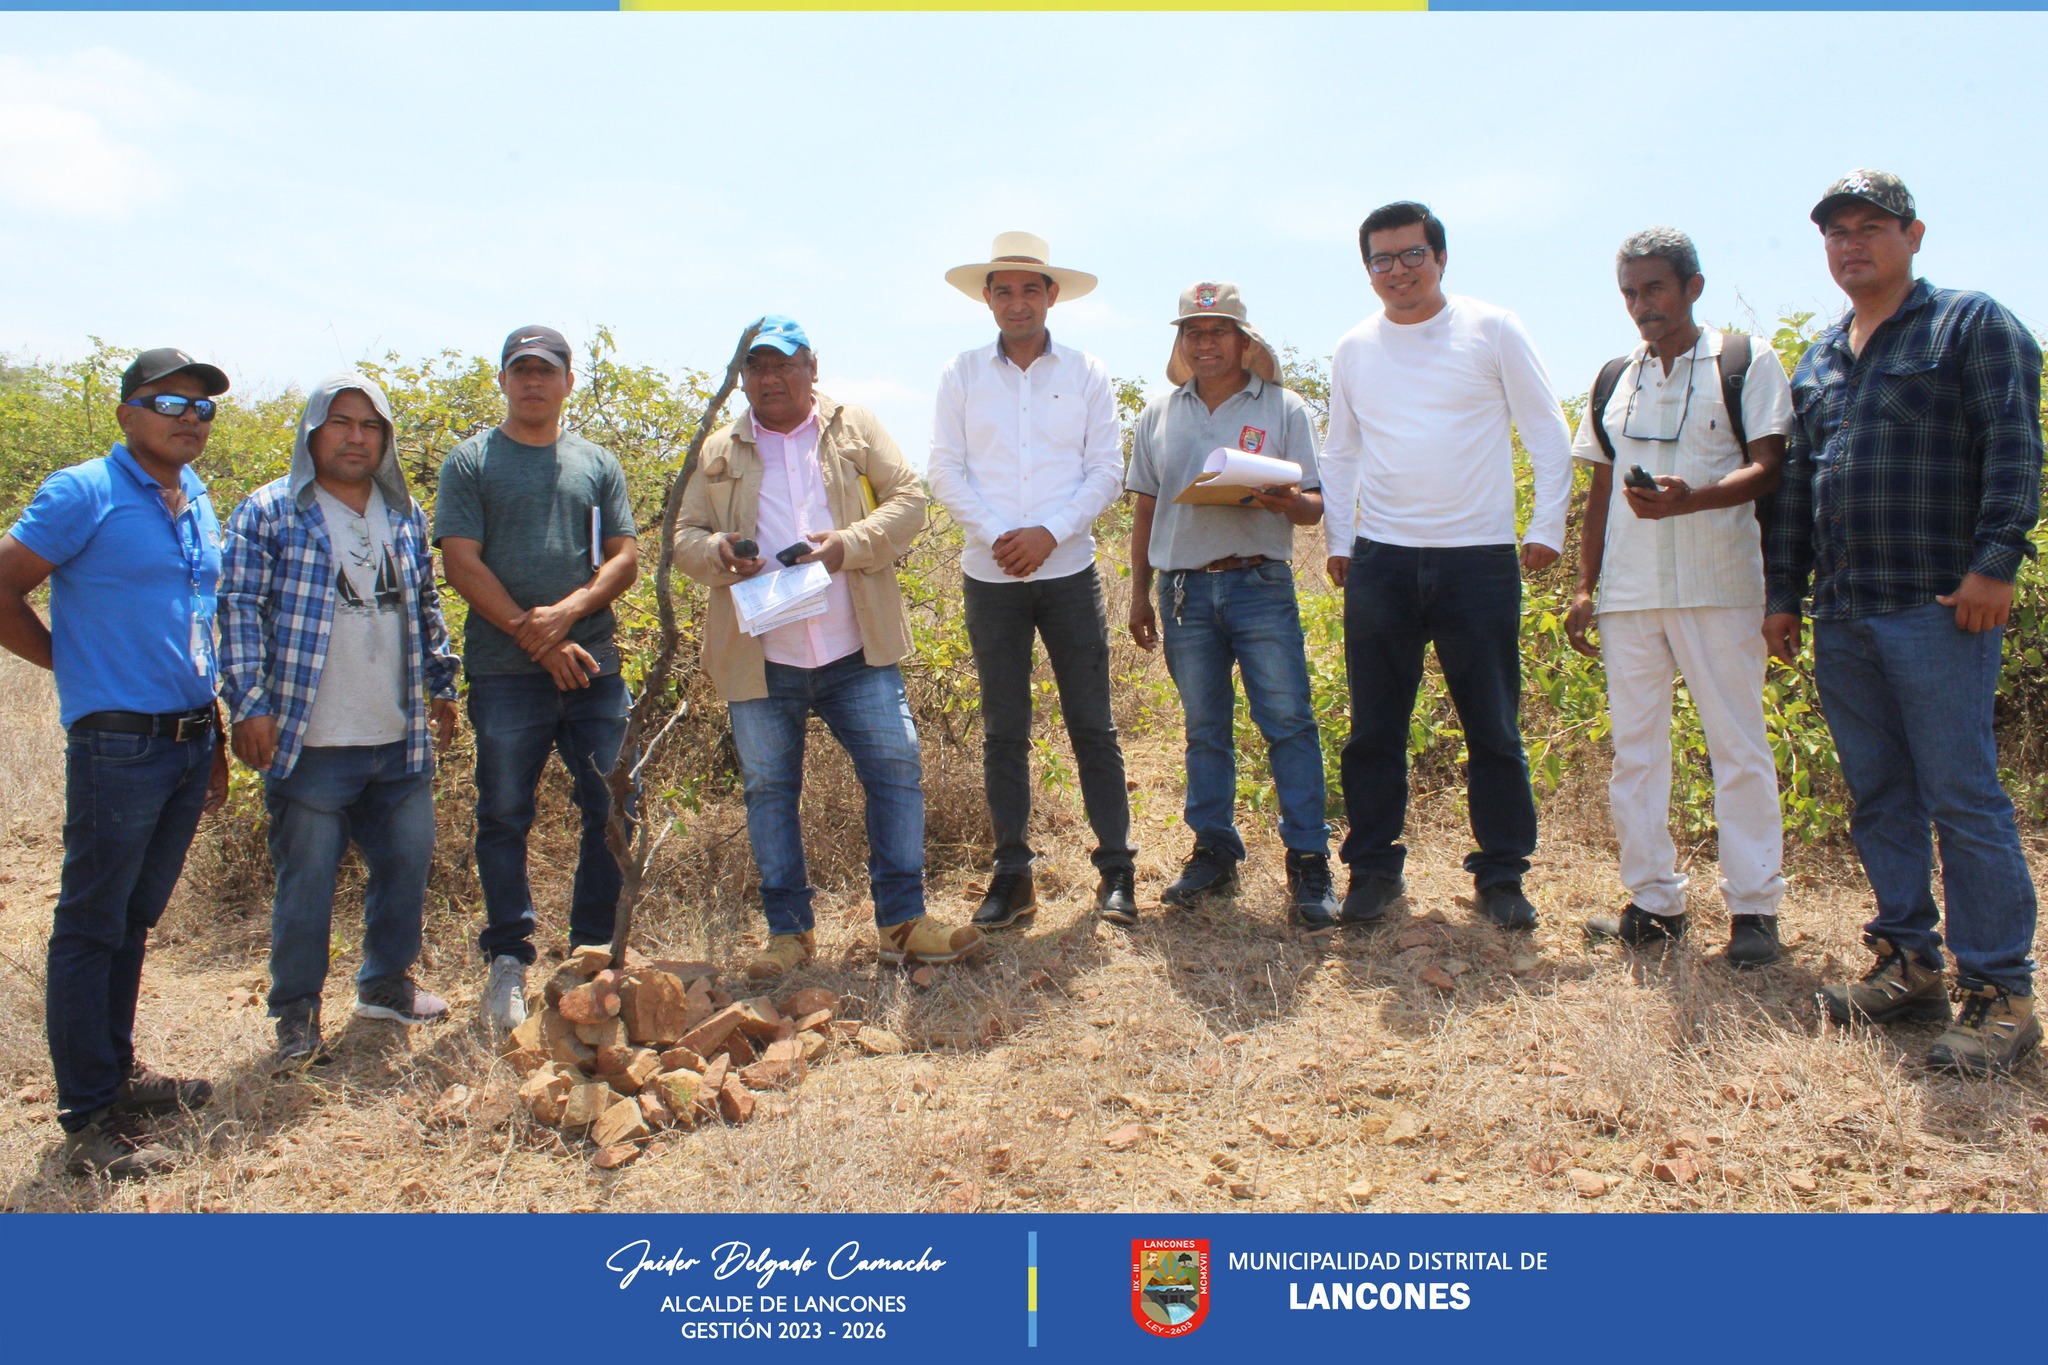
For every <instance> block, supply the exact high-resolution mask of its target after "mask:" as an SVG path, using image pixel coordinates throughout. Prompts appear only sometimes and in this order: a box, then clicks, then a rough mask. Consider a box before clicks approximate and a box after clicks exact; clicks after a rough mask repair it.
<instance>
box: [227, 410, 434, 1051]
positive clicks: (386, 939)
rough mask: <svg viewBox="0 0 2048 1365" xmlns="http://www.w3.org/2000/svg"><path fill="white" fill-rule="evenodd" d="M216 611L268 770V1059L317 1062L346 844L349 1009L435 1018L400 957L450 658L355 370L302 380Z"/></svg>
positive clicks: (387, 442) (249, 504) (429, 579)
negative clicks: (351, 855)
mask: <svg viewBox="0 0 2048 1365" xmlns="http://www.w3.org/2000/svg"><path fill="white" fill-rule="evenodd" d="M220 617H221V647H220V659H221V691H222V693H223V695H224V697H225V699H226V701H227V704H228V707H229V712H230V716H231V718H232V720H233V725H234V749H235V754H236V756H237V757H239V758H240V759H241V760H242V761H243V762H244V763H246V764H248V765H249V766H250V767H252V768H255V769H258V770H260V771H261V772H262V773H263V790H264V804H265V805H266V806H267V807H268V808H269V812H270V859H271V863H272V865H273V866H274V868H275V870H276V874H277V892H276V897H275V899H274V900H273V901H272V905H271V916H270V979H271V990H270V1013H271V1015H272V1016H273V1017H274V1018H275V1019H276V1020H277V1044H278V1061H279V1063H280V1064H281V1065H285V1066H301V1065H308V1064H312V1063H318V1062H325V1061H326V1060H328V1056H327V1052H326V1050H325V1048H323V1047H322V1045H321V1042H320V992H321V988H322V986H323V985H324V984H325V982H326V979H327V961H328V943H329V921H330V919H331V916H332V913H333V908H334V880H335V873H336V870H337V869H338V868H339V866H340V864H341V858H342V855H343V854H344V853H346V852H347V851H348V846H349V843H350V841H351V840H353V841H354V843H355V845H356V847H357V848H359V849H360V850H361V851H362V855H363V862H364V864H365V866H366V867H367V869H368V871H369V881H368V885H367V886H366V887H365V888H364V892H363V963H362V968H361V970H360V971H359V972H357V974H356V1006H355V1012H356V1014H357V1015H359V1016H362V1017H364V1018H369V1019H391V1020H396V1021H399V1022H402V1023H421V1022H425V1021H428V1020H432V1019H438V1018H440V1017H441V1016H442V1015H445V1014H446V1013H447V1012H448V1006H447V1004H446V1003H445V1002H444V1001H442V1000H440V999H439V998H437V997H435V996H434V995H432V994H430V993H428V992H427V991H424V990H421V989H420V988H419V987H418V986H417V985H416V984H414V982H413V979H412V976H411V969H412V965H413V963H414V962H416V961H417V960H418V959H419V953H420V920H421V915H422V912H423V910H424V907H425V901H426V892H427V873H428V871H429V870H430V869H431V867H432V866H433V861H434V795H433V777H434V752H435V749H436V748H438V749H439V750H441V751H443V752H445V751H446V750H447V747H448V744H449V741H451V740H452V739H454V737H455V727H456V716H457V712H456V706H455V684H456V676H457V670H458V667H459V665H458V662H457V660H456V657H455V653H454V651H453V650H452V649H451V648H450V647H449V641H448V628H447V626H446V625H445V624H443V622H442V620H441V599H440V594H439V592H438V591H437V590H436V588H435V586H434V569H433V560H432V552H431V551H430V550H429V549H428V545H427V525H426V514H425V513H424V512H423V511H421V510H420V506H419V504H418V503H416V502H414V501H413V499H412V495H411V493H409V492H408V491H407V490H406V486H405V478H404V474H403V473H402V471H401V469H400V467H399V463H398V446H397V442H396V439H395V437H394V432H393V427H392V422H391V406H390V403H389V402H388V401H387V400H386V399H385V397H384V393H383V390H381V389H379V388H378V387H377V385H375V384H374V383H372V382H371V381H370V380H368V379H366V378H364V377H363V376H361V375H359V374H353V373H345V374H339V375H335V376H332V377H331V378H329V379H327V380H325V381H323V382H322V383H321V384H320V385H319V386H318V387H317V388H315V389H314V390H313V392H312V394H311V395H310V396H309V397H308V398H307V399H306V407H305V411H304V413H303V415H302V416H301V417H300V419H299V431H298V439H297V442H296V443H295V445H294V447H293V451H292V468H291V473H289V474H288V475H286V476H285V477H284V478H282V479H278V480H276V481H275V482H272V483H269V484H265V485H264V486H263V487H262V488H259V489H257V490H256V492H254V493H253V494H251V495H250V496H249V498H248V500H247V501H246V502H244V503H243V504H242V505H241V506H240V507H238V508H236V509H235V514H234V516H233V517H232V518H231V519H230V521H229V523H228V537H227V555H226V564H225V567H224V569H223V571H222V575H221V588H220ZM430 698H431V700H429V699H430ZM430 725H431V728H432V730H433V740H432V742H430V741H429V738H428V730H429V726H430Z"/></svg>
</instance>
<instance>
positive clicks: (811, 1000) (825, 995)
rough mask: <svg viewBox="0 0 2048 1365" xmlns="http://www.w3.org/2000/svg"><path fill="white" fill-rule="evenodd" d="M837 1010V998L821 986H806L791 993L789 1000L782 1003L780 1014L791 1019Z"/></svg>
mask: <svg viewBox="0 0 2048 1365" xmlns="http://www.w3.org/2000/svg"><path fill="white" fill-rule="evenodd" d="M838 1008H839V997H838V996H836V995H834V994H833V993H832V992H830V991H828V990H826V989H825V988H824V987H823V986H806V987H805V988H804V989H802V990H800V991H795V992H792V993H791V995H790V997H789V999H787V1000H785V1001H783V1002H782V1012H783V1013H784V1014H787V1015H789V1016H791V1017H792V1018H800V1017H802V1016H803V1015H806V1014H816V1013H817V1012H818V1011H819V1010H827V1011H831V1010H836V1009H838ZM800 1027H801V1026H800Z"/></svg>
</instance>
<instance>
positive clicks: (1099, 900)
mask: <svg viewBox="0 0 2048 1365" xmlns="http://www.w3.org/2000/svg"><path fill="white" fill-rule="evenodd" d="M1095 913H1096V914H1098V915H1100V916H1102V917H1103V918H1104V919H1106V920H1108V921H1109V922H1110V923H1111V924H1121V925H1124V926H1125V927H1126V928H1128V927H1129V926H1131V925H1133V924H1136V923H1137V922H1138V880H1137V875H1136V874H1135V873H1133V872H1132V871H1131V869H1130V868H1128V867H1112V868H1111V869H1109V871H1107V872H1105V873H1103V874H1102V880H1101V881H1099V882H1097V883H1096V884H1095Z"/></svg>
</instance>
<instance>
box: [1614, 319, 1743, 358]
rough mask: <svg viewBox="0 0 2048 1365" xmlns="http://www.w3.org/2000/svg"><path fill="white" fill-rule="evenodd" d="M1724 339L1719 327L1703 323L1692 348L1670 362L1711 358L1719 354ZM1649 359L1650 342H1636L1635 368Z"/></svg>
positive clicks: (1724, 341)
mask: <svg viewBox="0 0 2048 1365" xmlns="http://www.w3.org/2000/svg"><path fill="white" fill-rule="evenodd" d="M1726 340H1727V338H1725V337H1724V336H1722V334H1721V329H1720V328H1718V327H1708V326H1705V325H1704V324H1703V325H1702V326H1701V327H1700V334H1699V337H1698V339H1696V340H1695V341H1694V342H1693V344H1692V349H1691V350H1689V351H1687V352H1686V353H1685V354H1684V355H1681V356H1677V357H1675V358H1674V359H1673V360H1672V362H1671V363H1672V364H1673V365H1676V364H1677V363H1678V362H1679V361H1680V360H1685V361H1693V360H1707V359H1712V358H1713V357H1716V356H1718V355H1720V354H1721V347H1722V346H1723V345H1724V344H1725V343H1726ZM1649 359H1651V355H1650V343H1649V342H1647V341H1638V342H1636V352H1635V361H1636V366H1637V368H1641V367H1642V365H1643V363H1644V362H1645V361H1647V360H1649Z"/></svg>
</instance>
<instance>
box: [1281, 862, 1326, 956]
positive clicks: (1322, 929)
mask: <svg viewBox="0 0 2048 1365" xmlns="http://www.w3.org/2000/svg"><path fill="white" fill-rule="evenodd" d="M1287 917H1288V918H1289V919H1290V920H1292V921H1293V923H1294V926H1295V928H1297V929H1306V930H1307V931H1308V932H1309V935H1310V937H1313V938H1319V937H1321V936H1322V935H1324V934H1332V933H1335V932H1336V931H1337V889H1336V887H1335V886H1333V885H1332V884H1331V882H1330V859H1329V855H1328V854H1324V853H1307V852H1303V851H1302V850H1300V849H1292V848H1290V849H1288V850H1287Z"/></svg>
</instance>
